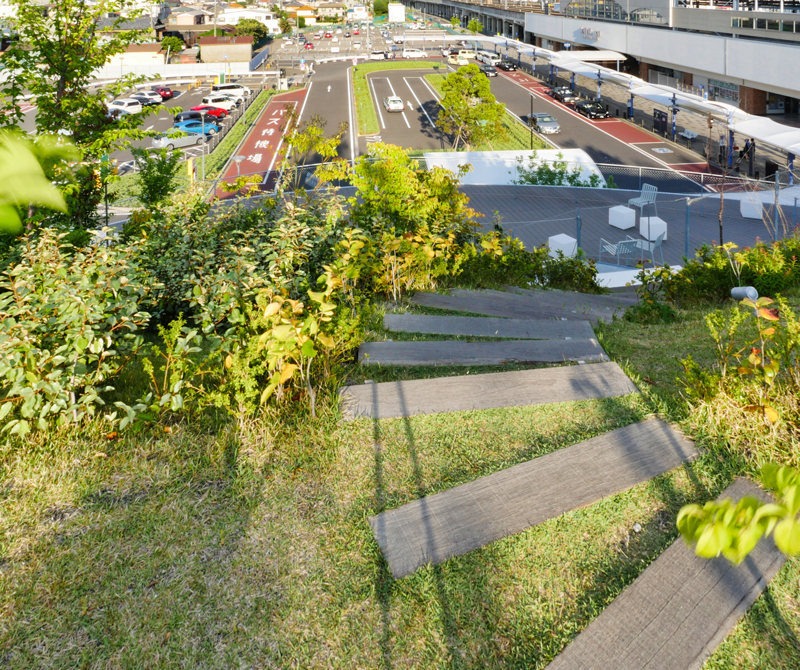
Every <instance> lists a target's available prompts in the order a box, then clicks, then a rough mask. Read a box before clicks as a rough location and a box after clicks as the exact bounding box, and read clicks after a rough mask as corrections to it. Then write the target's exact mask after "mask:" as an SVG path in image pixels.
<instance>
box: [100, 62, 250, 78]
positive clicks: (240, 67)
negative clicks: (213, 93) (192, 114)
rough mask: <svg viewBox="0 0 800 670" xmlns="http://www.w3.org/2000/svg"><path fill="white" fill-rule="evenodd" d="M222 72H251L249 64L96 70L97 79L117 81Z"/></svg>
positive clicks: (192, 64)
mask: <svg viewBox="0 0 800 670" xmlns="http://www.w3.org/2000/svg"><path fill="white" fill-rule="evenodd" d="M222 72H227V73H228V74H237V75H242V74H247V73H249V72H250V64H249V63H228V67H227V70H226V69H225V66H224V65H223V64H222V63H181V64H180V65H133V64H128V63H126V62H123V64H122V67H120V66H119V65H116V66H110V65H106V66H105V67H102V68H100V69H99V70H96V71H95V73H94V76H95V79H117V78H119V77H120V76H122V75H126V74H137V75H145V76H147V77H153V76H156V75H158V76H161V77H182V76H187V77H191V76H197V77H200V76H207V75H218V74H220V73H222Z"/></svg>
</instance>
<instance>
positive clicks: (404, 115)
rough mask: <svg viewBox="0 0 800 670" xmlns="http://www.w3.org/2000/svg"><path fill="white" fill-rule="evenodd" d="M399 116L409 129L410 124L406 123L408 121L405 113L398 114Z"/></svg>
mask: <svg viewBox="0 0 800 670" xmlns="http://www.w3.org/2000/svg"><path fill="white" fill-rule="evenodd" d="M400 116H402V117H403V121H405V122H406V126H408V127H409V128H411V124H410V123H409V122H408V119H407V118H406V113H405V112H400Z"/></svg>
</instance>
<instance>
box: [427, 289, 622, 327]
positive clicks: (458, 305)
mask: <svg viewBox="0 0 800 670" xmlns="http://www.w3.org/2000/svg"><path fill="white" fill-rule="evenodd" d="M457 291H458V290H456V291H453V295H442V294H440V293H423V292H417V293H415V294H414V295H413V296H412V298H411V303H412V304H415V305H422V306H424V307H436V308H439V309H449V310H453V311H457V312H471V313H473V314H486V315H488V316H499V317H505V318H513V319H529V318H534V319H562V320H565V321H589V322H591V323H597V322H598V321H599V320H603V321H610V320H611V318H612V315H613V311H612V310H603V311H602V313H594V312H589V313H586V312H578V310H577V309H576V310H571V309H566V308H565V307H564V306H563V305H557V306H553V305H551V304H546V303H541V304H539V303H537V301H535V300H532V299H529V298H524V297H523V296H519V295H515V294H512V293H508V294H506V293H503V295H502V297H498V296H495V295H491V294H489V293H483V292H480V291H465V292H461V291H458V292H457Z"/></svg>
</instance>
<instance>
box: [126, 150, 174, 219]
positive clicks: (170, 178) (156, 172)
mask: <svg viewBox="0 0 800 670" xmlns="http://www.w3.org/2000/svg"><path fill="white" fill-rule="evenodd" d="M131 153H132V154H133V158H134V160H135V161H136V168H137V170H138V171H139V200H140V201H141V203H142V206H143V207H145V208H147V209H149V208H152V207H154V206H156V205H159V204H160V203H162V202H163V201H164V200H166V198H167V196H169V195H170V194H171V193H172V191H173V184H174V182H175V175H177V174H178V169H179V168H180V164H181V153H180V152H179V151H170V150H169V149H161V151H154V152H150V151H148V150H147V149H139V148H134V149H131Z"/></svg>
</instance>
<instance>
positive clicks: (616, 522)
mask: <svg viewBox="0 0 800 670" xmlns="http://www.w3.org/2000/svg"><path fill="white" fill-rule="evenodd" d="M429 313H433V312H429ZM380 316H381V315H380V314H376V316H375V319H373V322H372V323H371V325H372V326H373V328H374V329H375V332H376V334H377V335H378V336H381V335H385V332H382V331H381V327H380V319H379V317H380ZM703 316H704V314H703V311H702V310H698V311H696V312H694V313H686V314H682V316H681V320H680V321H679V322H677V323H675V324H667V325H658V326H643V325H638V324H632V323H628V322H621V321H620V322H615V323H612V324H609V325H604V326H602V327H601V330H600V332H599V335H600V337H601V339H602V341H603V345H604V347H605V348H606V350H607V351H608V352H609V354H611V355H612V357H614V358H615V359H616V360H618V361H619V362H620V364H622V365H623V366H624V367H625V368H626V370H628V371H629V373H630V374H631V375H632V376H633V377H634V379H635V381H637V382H638V383H639V385H640V387H641V388H642V389H643V393H642V394H641V395H632V396H627V397H623V398H614V399H607V400H598V401H582V402H576V403H562V404H553V405H545V406H535V407H521V408H505V409H497V410H486V411H474V412H461V413H457V414H452V415H431V416H421V417H414V418H411V419H408V420H384V421H379V422H373V421H369V420H360V421H355V422H350V423H342V422H340V421H339V420H338V419H339V414H338V410H337V408H336V407H335V404H334V403H333V402H332V397H333V396H332V394H329V395H328V397H327V399H326V400H323V401H321V404H322V408H321V411H320V414H321V416H320V418H319V419H318V420H317V421H310V420H308V418H307V416H306V415H305V414H303V413H300V412H298V413H297V414H296V415H289V416H282V417H277V416H275V415H272V414H266V415H264V416H261V417H258V418H255V419H253V420H249V421H243V422H241V423H238V422H234V421H229V420H226V419H224V418H219V417H217V418H210V417H196V418H193V419H188V420H181V421H177V422H175V423H173V424H172V425H167V426H164V427H161V428H158V429H152V430H150V429H148V430H145V431H143V432H142V433H140V434H138V435H134V434H131V433H123V434H122V436H121V437H117V438H113V436H108V435H107V434H106V431H105V430H103V429H102V428H101V426H100V425H99V424H94V425H91V426H89V428H87V429H85V430H82V431H80V432H78V431H71V432H70V431H68V430H62V431H61V432H58V433H54V434H51V435H49V436H47V439H42V438H40V437H35V438H34V439H30V440H28V442H27V444H25V445H17V446H10V445H2V446H0V467H1V468H2V475H3V476H2V480H0V608H2V612H3V615H2V617H0V665H2V666H3V667H4V668H6V667H7V668H13V669H26V670H27V669H28V668H34V667H36V668H72V667H82V668H107V667H113V668H116V667H131V668H173V667H192V668H220V669H222V668H225V669H227V668H231V667H253V668H304V669H305V668H326V669H327V668H347V669H348V670H349V669H351V668H415V669H416V668H426V669H427V668H519V669H520V670H522V669H526V670H527V669H528V668H544V667H545V666H546V665H547V663H548V662H549V661H550V660H551V659H552V658H553V657H554V656H555V655H556V654H557V653H558V652H559V651H560V650H561V649H562V648H563V647H564V646H565V645H566V644H567V643H568V642H569V641H570V639H571V638H572V637H573V636H574V635H575V634H577V633H578V632H579V631H580V630H582V629H583V628H584V627H585V626H586V625H587V624H588V623H589V622H590V621H591V620H592V619H593V618H594V617H596V616H597V615H598V614H599V613H600V612H601V611H602V609H603V608H604V607H605V606H606V605H607V604H608V603H610V602H611V601H612V600H613V599H614V598H615V597H616V596H617V595H618V594H619V593H620V592H621V591H622V589H623V588H624V587H625V586H626V585H628V584H630V583H631V582H632V581H633V579H635V578H636V576H637V575H638V574H640V573H641V571H642V570H643V569H644V568H645V567H646V566H647V565H648V564H649V563H650V562H652V561H653V560H654V559H655V558H656V557H657V556H658V555H659V553H660V552H661V551H662V550H663V549H664V548H665V547H666V546H667V545H668V544H669V543H670V542H671V541H672V540H673V539H674V538H675V537H676V530H675V525H674V519H675V515H676V513H677V511H678V509H679V508H680V506H681V505H682V504H684V503H686V502H689V501H700V500H706V499H708V498H709V497H710V496H714V495H716V494H717V493H718V492H720V491H721V490H722V489H723V488H724V487H725V486H726V485H727V484H728V483H729V482H730V480H731V478H732V477H733V476H734V474H735V473H736V472H738V471H739V467H738V466H737V465H736V459H734V458H731V457H730V454H729V452H728V451H726V449H725V445H724V444H722V443H721V441H720V440H719V439H718V438H716V437H715V436H714V435H711V434H705V433H704V432H702V431H698V430H696V427H695V424H694V423H693V420H692V416H691V413H690V412H689V410H688V409H687V407H686V404H685V401H683V399H682V398H681V397H680V395H679V393H678V386H677V384H676V381H675V380H676V377H678V376H679V374H680V360H681V359H682V358H684V357H685V356H686V355H687V354H689V353H691V354H692V356H693V357H694V358H695V360H697V361H699V362H706V361H711V360H712V359H713V357H714V346H713V342H712V341H711V339H710V338H709V337H708V336H707V335H706V331H705V325H704V323H703ZM429 370H430V369H426V370H422V371H421V374H427V371H429ZM437 371H438V373H441V372H442V370H441V369H438V368H437ZM477 371H478V370H477V369H475V370H472V371H471V373H472V372H477ZM448 372H450V371H448ZM464 372H465V370H463V369H461V370H459V373H464ZM417 373H418V374H419V373H420V371H419V370H417ZM359 374H361V373H359ZM370 374H373V373H372V372H370ZM401 376H402V375H401ZM355 378H356V377H355V375H354V377H353V379H355ZM373 378H374V377H373ZM141 384H142V380H141V379H131V380H130V383H129V384H127V385H126V388H125V392H124V393H125V394H126V397H128V396H130V397H131V398H132V397H135V396H136V394H137V393H139V392H140V391H141ZM654 412H659V413H661V414H662V415H664V416H666V417H668V418H671V419H673V420H675V421H676V422H678V423H679V424H680V425H681V426H682V427H684V429H686V430H687V431H688V432H689V433H690V434H692V435H693V436H695V437H696V438H697V439H698V442H699V444H700V446H701V447H703V454H702V455H701V456H700V458H699V459H698V460H696V461H695V462H694V463H692V464H690V465H687V466H685V467H684V468H679V469H678V470H676V471H673V472H671V473H668V474H667V475H664V476H662V477H658V478H656V479H654V480H652V481H650V482H648V483H646V484H643V485H640V486H637V487H635V488H634V489H632V490H630V491H628V492H625V493H621V494H618V495H616V496H612V497H610V498H607V499H605V500H603V501H601V502H599V503H596V504H594V505H591V506H589V507H586V508H583V509H579V510H576V511H574V512H571V513H568V514H565V515H563V516H561V517H558V518H556V519H553V520H551V521H548V522H546V523H544V524H541V525H540V526H537V527H535V528H532V529H529V530H527V531H525V532H523V533H520V534H518V535H515V536H513V537H509V538H506V539H504V540H500V541H498V542H495V543H492V544H491V545H489V546H487V547H485V548H483V549H480V550H476V551H473V552H471V553H469V554H467V555H465V556H461V557H457V558H454V559H451V560H449V561H447V562H445V563H443V564H442V565H439V566H436V567H429V568H424V569H422V570H419V571H418V572H417V573H415V574H414V575H412V576H410V577H407V578H404V579H402V580H399V581H395V580H393V579H392V577H391V575H390V573H389V571H388V568H387V566H386V563H385V562H384V560H383V558H382V556H381V553H380V551H379V549H378V546H377V544H376V543H375V541H374V540H373V538H372V533H371V531H370V528H369V526H368V524H367V518H368V517H369V516H371V515H374V514H376V513H378V512H380V511H382V510H385V509H391V508H394V507H397V506H399V505H401V504H403V503H405V502H408V501H411V500H415V499H417V498H419V497H420V496H421V495H428V494H431V493H434V492H437V491H442V490H445V489H448V488H451V487H453V486H456V485H458V484H460V483H463V482H468V481H472V480H473V479H475V478H477V477H480V476H483V475H487V474H490V473H492V472H496V471H498V470H501V469H503V468H506V467H509V466H510V465H513V464H516V463H520V462H522V461H525V460H528V459H531V458H534V457H536V456H540V455H543V454H546V453H549V452H552V451H555V450H557V449H561V448H563V447H566V446H568V445H570V444H575V443H577V442H579V441H581V440H584V439H587V438H589V437H592V436H595V435H599V434H601V433H603V432H606V431H608V430H611V429H613V428H616V427H619V426H624V425H627V424H629V423H631V422H634V421H638V420H641V419H643V418H645V417H647V416H650V415H651V414H653V413H654ZM112 438H113V439H112ZM634 523H639V524H640V525H641V526H642V531H641V532H640V533H635V532H633V530H632V528H633V525H634ZM798 602H800V561H798V560H797V559H791V560H789V561H788V562H787V564H786V566H785V567H784V568H783V570H782V571H781V572H780V574H779V575H778V576H777V578H776V579H775V580H774V581H773V583H772V585H771V587H770V589H769V591H768V593H767V594H766V595H764V596H762V597H761V598H760V599H759V600H758V601H757V602H756V604H755V605H754V606H753V607H752V608H751V609H750V611H749V612H748V614H747V615H746V617H745V618H744V619H743V620H742V622H741V623H740V624H739V625H738V626H737V628H736V629H735V631H734V632H733V633H732V634H731V635H730V636H729V637H728V638H727V639H726V640H725V641H724V642H723V643H722V645H721V646H720V647H719V649H718V650H717V651H716V653H715V654H714V655H713V656H712V658H711V659H710V660H709V661H708V662H707V664H706V666H705V667H706V668H713V669H715V670H717V669H719V670H722V669H725V670H728V669H730V668H741V669H742V670H745V669H747V670H751V669H753V668H759V669H764V670H767V669H769V670H776V669H785V670H790V669H794V668H798V667H800V645H798V641H797V635H798V634H800V608H799V607H798Z"/></svg>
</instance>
